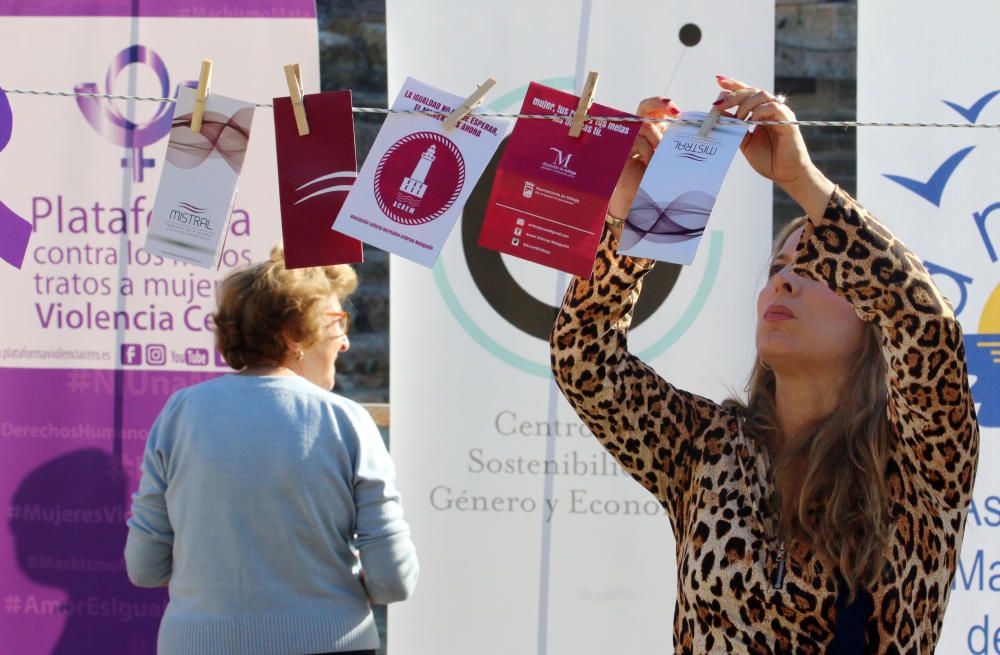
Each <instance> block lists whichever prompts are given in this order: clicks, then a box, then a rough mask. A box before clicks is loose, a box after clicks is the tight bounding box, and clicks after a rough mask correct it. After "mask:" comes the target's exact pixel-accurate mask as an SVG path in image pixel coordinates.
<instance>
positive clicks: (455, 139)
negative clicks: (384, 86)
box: [333, 78, 510, 266]
mask: <svg viewBox="0 0 1000 655" xmlns="http://www.w3.org/2000/svg"><path fill="white" fill-rule="evenodd" d="M464 100H465V98H463V97H461V96H457V95H453V94H451V93H446V92H444V91H442V90H440V89H435V88H434V87H432V86H430V85H428V84H424V83H423V82H420V81H418V80H415V79H413V78H407V80H406V82H404V83H403V88H402V89H400V92H399V95H398V96H397V97H396V100H395V101H394V102H393V103H392V109H394V110H399V111H412V110H419V111H428V112H441V113H440V115H425V114H405V113H398V114H389V117H388V118H386V120H385V123H384V124H383V125H382V130H381V131H380V132H379V133H378V137H377V138H376V139H375V143H374V145H372V149H371V151H370V152H369V153H368V158H367V159H366V160H365V165H364V166H362V167H361V172H360V173H358V179H357V181H356V182H355V183H354V188H353V189H351V193H350V195H348V196H347V200H346V201H345V202H344V206H343V208H342V209H341V210H340V213H339V214H338V215H337V220H336V222H335V223H334V225H333V229H334V230H336V231H338V232H341V233H343V234H347V235H350V236H352V237H356V238H358V239H361V240H362V241H364V242H365V243H370V244H371V245H373V246H377V247H379V248H382V249H383V250H387V251H389V252H391V253H393V254H396V255H399V256H401V257H405V258H406V259H409V260H412V261H415V262H417V263H418V264H423V265H424V266H433V265H434V262H436V261H437V258H438V255H440V254H441V248H442V246H444V243H445V241H446V240H447V239H448V235H449V234H450V233H451V229H452V227H453V226H454V225H455V221H456V220H457V219H458V216H459V214H461V213H462V206H463V205H464V204H465V201H466V200H467V199H468V197H469V194H470V193H472V188H473V187H474V186H475V185H476V182H477V181H478V180H479V177H480V176H481V175H482V174H483V171H484V170H485V169H486V165H487V164H488V163H489V161H490V159H491V158H492V157H493V153H495V152H496V149H497V147H498V146H499V145H500V141H501V140H502V139H503V138H504V137H505V136H506V135H507V130H508V129H509V128H510V120H509V119H506V118H486V117H479V116H475V115H469V116H466V117H465V118H463V119H462V120H461V121H459V123H458V125H457V126H456V127H455V128H453V129H448V130H445V129H444V126H443V122H444V118H445V116H446V115H447V114H449V113H451V111H452V109H453V108H454V107H458V106H459V105H461V104H462V102H464ZM476 112H483V113H490V109H488V108H486V107H480V108H479V109H477V110H476Z"/></svg>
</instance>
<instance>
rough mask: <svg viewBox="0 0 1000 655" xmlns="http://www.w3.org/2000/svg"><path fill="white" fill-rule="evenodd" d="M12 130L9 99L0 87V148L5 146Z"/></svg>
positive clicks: (12, 113)
mask: <svg viewBox="0 0 1000 655" xmlns="http://www.w3.org/2000/svg"><path fill="white" fill-rule="evenodd" d="M13 131H14V112H12V111H11V109H10V100H8V99H7V94H6V93H5V92H4V90H3V89H2V88H0V150H3V149H4V148H6V147H7V144H8V143H9V142H10V135H11V133H12V132H13Z"/></svg>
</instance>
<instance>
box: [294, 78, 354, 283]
mask: <svg viewBox="0 0 1000 655" xmlns="http://www.w3.org/2000/svg"><path fill="white" fill-rule="evenodd" d="M304 104H305V109H306V120H308V121H309V134H307V135H306V136H299V131H298V128H297V127H296V125H295V114H294V113H293V112H292V101H291V100H290V99H289V98H275V99H274V136H275V141H276V145H277V150H278V194H279V197H280V199H281V235H282V239H283V240H284V242H285V266H287V267H288V268H304V267H306V266H326V265H329V264H354V263H357V262H360V261H363V259H364V257H363V255H362V251H361V242H360V241H358V240H357V239H355V238H353V237H349V236H347V235H345V234H341V233H339V232H334V231H333V230H332V229H330V226H332V225H333V221H334V219H335V218H337V214H338V213H339V212H340V208H341V206H342V205H343V204H344V200H345V199H346V198H347V193H348V192H349V191H350V190H351V186H352V185H353V184H354V180H355V178H357V170H358V168H357V158H356V156H355V154H354V114H353V113H352V112H351V92H350V91H334V92H332V93H317V94H313V95H308V96H305V98H304Z"/></svg>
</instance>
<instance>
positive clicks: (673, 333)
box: [434, 76, 723, 378]
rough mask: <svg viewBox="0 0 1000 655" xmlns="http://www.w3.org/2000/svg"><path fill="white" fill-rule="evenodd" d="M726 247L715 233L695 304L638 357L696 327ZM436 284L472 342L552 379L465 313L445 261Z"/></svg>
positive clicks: (568, 87) (557, 81)
mask: <svg viewBox="0 0 1000 655" xmlns="http://www.w3.org/2000/svg"><path fill="white" fill-rule="evenodd" d="M574 80H575V78H574V77H573V76H568V77H553V78H549V79H546V80H542V81H541V82H539V83H540V84H544V85H546V86H551V87H553V88H555V89H559V90H561V91H570V92H572V90H573V83H574ZM527 92H528V87H527V85H525V86H522V87H519V88H517V89H514V90H512V91H509V92H507V93H505V94H504V95H502V96H500V97H498V98H497V99H496V100H495V101H493V102H491V103H489V104H490V106H492V107H493V108H494V109H496V110H497V111H504V110H506V109H508V108H510V107H511V106H513V105H515V104H518V105H519V103H520V102H521V101H522V100H523V99H524V96H525V94H526V93H527ZM722 245H723V235H722V232H719V231H713V232H711V233H710V237H709V243H708V262H707V263H706V266H705V274H704V275H703V276H702V278H701V281H700V282H699V283H698V289H697V291H696V292H695V294H694V298H692V299H691V303H690V304H689V305H688V306H687V307H686V308H685V309H684V311H683V312H681V315H680V316H679V317H678V319H677V321H676V322H675V323H674V324H673V325H672V326H671V327H670V329H668V330H667V331H666V332H665V333H664V334H663V336H661V337H660V338H659V339H657V340H656V341H655V342H653V343H652V344H651V345H650V346H649V347H647V348H645V349H643V350H642V351H641V352H639V353H637V356H638V357H639V358H641V359H644V360H651V359H655V358H656V357H659V356H660V355H661V354H663V353H664V352H665V351H666V350H667V349H668V348H670V346H672V345H673V344H674V343H676V342H677V340H678V339H680V338H681V337H682V336H684V334H685V333H686V332H687V330H688V329H689V328H690V327H691V325H692V324H693V323H694V321H695V319H696V318H698V315H699V314H700V313H701V310H702V309H703V308H704V307H705V302H706V301H707V300H708V297H709V295H711V293H712V289H713V288H714V286H715V282H716V280H717V278H718V275H719V268H720V266H721V264H722ZM434 282H435V284H436V285H437V288H438V293H440V294H441V298H442V300H444V303H445V305H446V306H447V307H448V311H449V312H451V315H452V317H453V318H454V319H455V320H456V321H457V322H458V324H459V325H461V326H462V329H464V330H465V332H466V333H467V334H468V335H469V336H470V337H472V340H473V341H475V342H476V343H478V344H479V345H480V346H481V347H482V348H483V349H484V350H486V352H488V353H490V354H491V355H493V356H494V357H496V358H497V359H499V360H501V361H503V362H506V363H507V364H509V365H510V366H513V367H514V368H516V369H518V370H521V371H524V372H525V373H529V374H531V375H535V376H538V377H543V378H548V377H551V375H552V372H551V370H550V369H549V364H548V362H547V361H546V362H545V363H544V364H541V363H539V362H536V361H532V360H530V359H528V358H527V357H523V356H521V355H518V354H517V353H515V352H514V351H512V350H510V349H509V348H507V347H506V346H504V345H503V344H501V343H500V342H499V341H497V340H496V339H494V338H493V337H491V336H490V335H489V334H487V333H486V332H485V331H484V330H483V329H482V328H481V327H479V325H478V324H477V323H476V321H475V320H473V318H472V317H471V316H470V315H469V313H468V312H467V311H465V307H463V306H462V302H461V301H460V300H459V299H458V295H457V294H456V293H455V290H454V288H453V287H452V286H451V282H450V281H449V280H448V273H447V272H446V271H445V267H444V260H443V259H440V258H439V259H438V261H437V263H436V264H435V265H434Z"/></svg>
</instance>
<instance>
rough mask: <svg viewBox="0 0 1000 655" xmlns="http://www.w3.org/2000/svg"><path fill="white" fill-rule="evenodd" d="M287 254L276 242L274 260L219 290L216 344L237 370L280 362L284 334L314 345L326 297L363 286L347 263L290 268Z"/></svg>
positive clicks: (285, 351)
mask: <svg viewBox="0 0 1000 655" xmlns="http://www.w3.org/2000/svg"><path fill="white" fill-rule="evenodd" d="M284 255H285V253H284V249H283V248H282V247H281V246H275V247H274V248H273V249H272V250H271V257H270V259H268V260H267V261H265V262H262V263H260V264H257V265H255V266H251V267H250V268H246V269H242V270H238V271H234V272H232V273H230V274H229V275H228V276H227V277H226V279H225V280H223V281H222V285H221V287H220V288H219V310H218V311H217V312H216V313H215V314H213V316H212V319H213V320H214V321H215V346H216V348H218V350H219V353H221V354H222V356H223V357H224V358H225V360H226V363H227V364H229V365H230V366H231V367H233V368H234V369H236V370H241V369H243V368H245V367H247V366H257V365H260V364H280V363H281V362H282V361H284V359H285V357H286V355H287V354H288V347H287V346H286V345H285V339H284V335H285V334H287V335H288V337H289V338H291V339H293V340H295V341H300V342H302V343H303V344H304V345H306V346H308V345H311V344H312V343H315V342H316V341H317V340H318V339H319V337H320V333H321V326H322V316H323V311H324V303H325V302H326V300H327V298H329V297H330V295H331V294H336V295H337V297H338V298H339V299H340V300H341V302H343V301H344V300H345V299H346V298H347V296H348V295H350V294H351V292H353V291H354V290H355V289H356V288H357V286H358V276H357V274H356V273H355V272H354V269H353V268H351V267H350V266H349V265H347V264H338V265H336V266H314V267H311V268H297V269H287V268H285V256H284Z"/></svg>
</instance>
